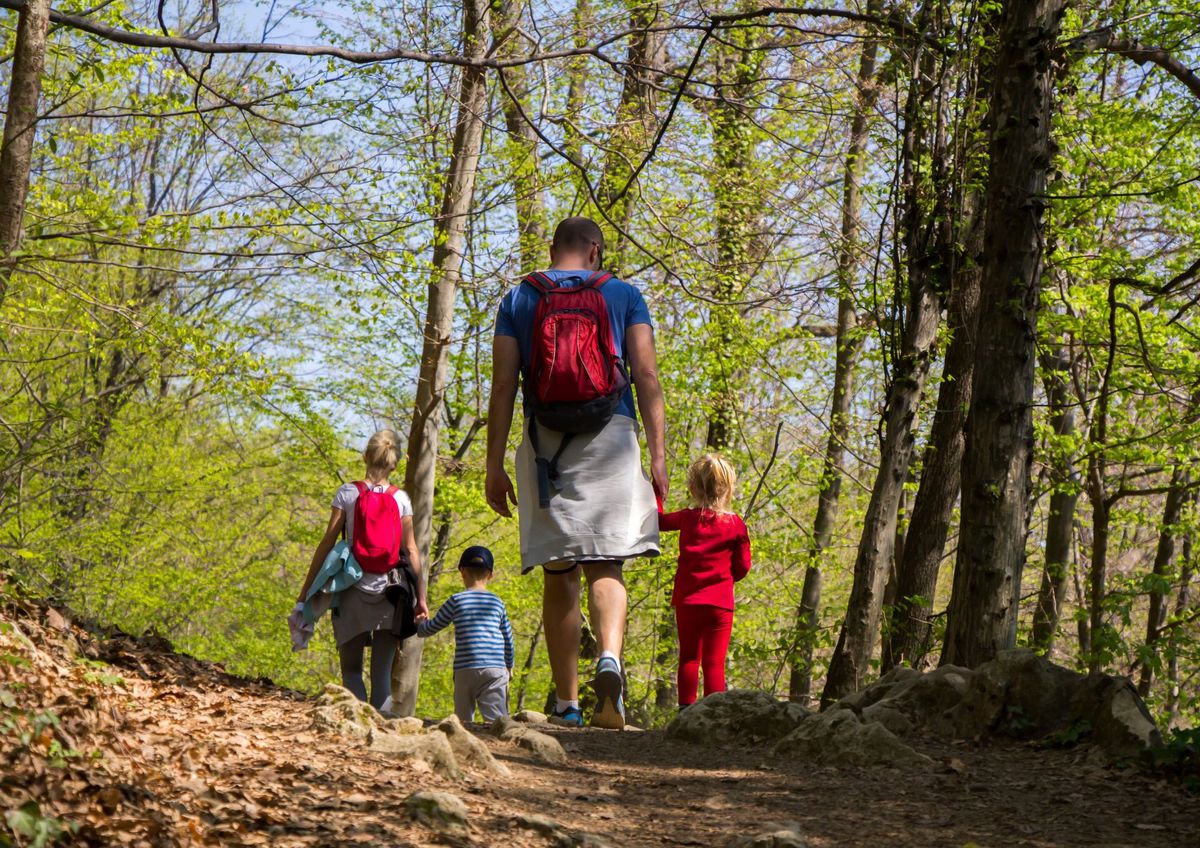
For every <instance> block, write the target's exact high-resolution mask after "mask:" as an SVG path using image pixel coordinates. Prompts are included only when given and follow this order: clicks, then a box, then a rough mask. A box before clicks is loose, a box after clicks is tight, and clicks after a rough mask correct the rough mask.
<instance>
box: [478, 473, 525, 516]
mask: <svg viewBox="0 0 1200 848" xmlns="http://www.w3.org/2000/svg"><path fill="white" fill-rule="evenodd" d="M483 491H484V495H485V496H486V497H487V504H488V506H490V507H491V508H492V510H493V511H494V512H496V513H498V514H500V515H503V516H504V517H506V518H511V517H512V512H511V511H510V510H509V508H508V505H509V504H510V503H511V504H513V505H514V506H515V505H516V503H517V493H516V492H515V491H514V490H513V484H512V479H511V478H509V476H508V472H507V471H505V470H504V469H503V468H499V469H491V468H489V469H488V472H487V479H486V480H485V482H484V484H483Z"/></svg>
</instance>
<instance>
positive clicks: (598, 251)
mask: <svg viewBox="0 0 1200 848" xmlns="http://www.w3.org/2000/svg"><path fill="white" fill-rule="evenodd" d="M603 262H604V234H603V233H602V232H601V230H600V227H599V226H597V225H596V223H595V222H594V221H592V220H591V219H589V218H583V217H574V218H567V219H565V220H564V221H562V223H560V224H559V225H558V227H557V228H556V229H555V231H554V240H553V242H552V243H551V245H550V269H549V270H548V271H546V272H545V273H546V275H547V276H548V277H549V278H550V279H551V280H552V281H553V282H554V283H556V284H557V285H559V286H576V285H580V284H581V283H583V282H584V281H585V280H586V279H587V278H588V277H589V276H590V275H591V274H592V272H594V271H598V270H600V268H601V267H602V265H603ZM600 293H601V294H602V295H603V297H604V301H605V303H606V304H607V306H608V317H609V324H610V326H611V329H612V336H613V346H614V347H615V350H614V353H615V354H616V355H617V356H618V357H620V358H621V359H623V360H625V362H626V363H627V365H628V366H629V373H630V376H631V377H632V382H633V385H634V386H636V387H637V388H636V392H635V391H634V390H633V388H632V387H631V388H629V389H627V390H626V391H625V394H624V395H623V396H622V398H621V400H620V402H619V404H618V406H617V409H616V413H615V414H614V415H613V417H612V420H611V421H609V422H608V424H606V425H605V426H604V428H603V429H602V430H599V431H597V432H595V433H583V434H578V435H576V436H574V437H573V438H572V439H571V440H570V441H569V442H568V444H567V445H566V447H565V449H564V450H563V452H562V455H561V457H560V458H559V460H558V477H557V479H556V480H555V491H554V493H553V496H552V497H551V498H550V501H549V505H548V506H547V507H541V506H540V505H539V503H538V497H537V483H536V474H537V471H536V465H535V457H536V451H535V448H534V445H533V443H531V440H530V438H529V433H528V431H529V422H528V421H526V422H525V426H523V427H522V432H524V433H525V436H524V438H523V440H522V443H521V446H520V447H519V448H518V449H517V456H516V472H517V489H516V492H515V493H514V491H513V483H512V480H511V479H510V478H509V476H508V472H507V471H505V468H504V456H505V450H506V447H507V444H508V434H509V431H510V430H511V428H512V419H513V411H514V407H515V403H516V396H517V386H518V383H519V375H520V374H521V373H523V372H524V370H525V369H526V368H527V367H528V365H529V359H530V351H531V348H532V345H533V332H534V327H533V322H534V315H535V313H536V311H537V305H538V299H539V298H540V297H542V295H541V294H540V293H539V292H538V291H536V290H535V289H534V288H533V287H532V286H530V285H528V284H521V285H518V286H517V287H515V288H513V289H510V290H509V291H508V292H507V293H506V294H505V295H504V298H503V299H502V300H501V302H500V308H499V311H498V313H497V316H496V333H495V339H494V343H493V347H492V394H491V400H490V402H489V405H488V419H487V482H486V492H487V501H488V505H489V506H491V508H492V509H493V510H495V511H496V512H498V513H499V514H500V515H504V516H509V515H511V513H510V511H509V505H510V504H516V505H517V512H518V516H519V521H520V534H521V569H522V572H528V571H530V570H532V569H533V568H535V567H537V566H539V565H540V566H542V570H543V573H544V578H545V582H544V584H543V589H542V619H543V624H544V626H545V633H546V648H547V651H548V653H549V654H550V669H551V674H552V676H553V678H554V688H555V694H556V696H557V702H556V705H555V709H554V714H555V715H556V716H558V718H559V719H561V720H562V721H564V722H566V723H568V724H575V725H580V724H582V723H583V717H582V714H581V713H580V710H579V670H578V669H579V635H580V627H581V624H582V618H581V614H580V610H579V600H580V582H579V577H580V572H582V574H583V577H584V579H585V580H586V581H587V585H588V599H589V606H590V609H591V614H592V624H593V629H594V630H595V633H596V640H597V642H598V645H599V650H600V659H599V661H598V662H597V664H596V676H595V680H594V683H593V685H594V687H595V690H596V700H597V703H596V712H595V714H594V715H593V716H592V724H593V725H596V726H599V727H613V728H621V727H624V725H625V715H624V706H623V702H622V698H621V690H622V688H623V678H622V674H621V660H620V656H621V648H622V645H623V640H624V636H625V618H626V613H627V607H628V599H627V596H626V593H625V583H624V579H623V577H622V573H621V567H622V564H623V563H624V561H625V560H626V559H629V558H630V557H636V556H657V555H658V553H659V549H658V514H657V510H656V508H655V500H654V499H655V494H656V493H657V495H658V496H659V497H662V498H665V497H666V494H667V485H668V484H667V468H666V458H665V447H664V446H665V435H664V417H665V416H664V411H663V397H662V388H661V387H660V386H659V382H658V363H657V357H656V355H655V351H654V329H653V326H652V324H651V320H650V312H649V310H648V309H647V308H646V302H645V300H644V299H643V298H642V294H641V292H640V291H638V290H637V289H636V288H634V287H633V286H631V285H629V284H628V283H626V282H624V281H622V280H618V279H616V278H612V279H609V280H608V281H607V282H605V283H604V284H603V285H602V286H600ZM635 399H636V405H635ZM639 413H640V414H641V419H642V423H643V424H644V426H645V428H646V446H647V448H648V449H649V452H650V477H647V475H646V472H645V471H644V470H643V468H642V460H641V447H640V445H639V443H638V414H639ZM533 426H536V427H537V428H538V430H537V446H538V447H539V448H540V449H541V451H542V453H543V454H544V455H545V456H546V457H549V456H550V455H552V454H553V453H554V452H555V450H556V449H557V447H558V445H559V442H560V440H561V438H562V434H561V433H556V432H554V431H552V430H547V429H545V428H543V427H542V426H541V425H540V424H534V425H533Z"/></svg>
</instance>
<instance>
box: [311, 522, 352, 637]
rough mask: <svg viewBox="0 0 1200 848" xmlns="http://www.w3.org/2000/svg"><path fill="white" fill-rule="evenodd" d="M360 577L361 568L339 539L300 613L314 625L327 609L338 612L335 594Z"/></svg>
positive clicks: (323, 564) (327, 557)
mask: <svg viewBox="0 0 1200 848" xmlns="http://www.w3.org/2000/svg"><path fill="white" fill-rule="evenodd" d="M362 576H363V570H362V566H361V565H359V564H358V561H357V560H355V559H354V554H352V553H350V546H349V545H347V544H346V541H345V540H344V539H340V540H338V542H337V544H335V545H334V546H333V549H332V550H331V551H330V552H329V555H328V556H326V557H325V562H324V563H322V565H321V570H320V571H318V572H317V576H316V578H315V579H314V580H313V582H312V585H311V586H309V587H308V593H307V594H306V595H305V596H304V608H303V610H302V611H301V613H302V615H303V616H304V620H305V621H306V622H308V623H309V624H316V622H317V619H318V618H320V617H321V616H323V615H324V614H325V613H326V611H327V610H330V609H337V606H338V595H339V594H341V593H342V592H344V591H346V590H347V589H349V588H350V587H351V586H353V585H354V584H355V583H357V582H358V581H359V580H361V579H362Z"/></svg>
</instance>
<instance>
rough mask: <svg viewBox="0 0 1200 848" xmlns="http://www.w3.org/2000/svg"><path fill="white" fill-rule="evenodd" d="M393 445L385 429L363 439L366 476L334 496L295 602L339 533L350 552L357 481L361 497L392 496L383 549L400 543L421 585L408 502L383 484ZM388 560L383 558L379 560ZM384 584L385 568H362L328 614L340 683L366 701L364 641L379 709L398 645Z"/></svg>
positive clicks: (421, 611)
mask: <svg viewBox="0 0 1200 848" xmlns="http://www.w3.org/2000/svg"><path fill="white" fill-rule="evenodd" d="M399 444H400V439H399V437H398V436H397V435H396V434H395V433H394V432H393V431H391V430H380V431H379V432H378V433H376V434H375V435H374V436H372V437H371V439H370V441H368V442H367V448H366V450H364V451H363V462H364V463H365V464H366V475H365V479H364V480H363V481H362V484H359V483H346V484H344V485H342V486H341V487H340V488H338V490H337V492H336V493H335V494H334V496H333V509H332V510H331V511H330V513H329V524H328V525H327V526H326V528H325V536H324V538H322V539H321V542H320V544H318V545H317V550H316V552H315V553H314V554H313V559H312V565H311V566H309V569H308V576H307V577H306V578H305V580H304V588H302V589H301V590H300V598H299V600H300V601H304V599H305V598H306V597H307V595H308V589H309V587H310V586H311V585H312V582H313V580H314V579H316V577H317V573H318V572H319V571H320V570H321V566H322V565H323V564H324V562H325V558H326V556H327V555H328V554H329V551H330V550H331V549H332V548H333V546H334V544H335V543H336V542H337V540H338V537H339V536H341V535H342V533H343V531H344V532H345V534H346V544H347V545H348V546H349V547H350V548H351V549H352V550H353V548H354V515H355V503H356V502H357V500H358V498H359V487H360V485H362V490H363V492H364V497H365V496H366V495H365V493H366V492H382V493H384V494H386V493H387V492H389V490H390V491H391V493H392V496H393V497H394V498H395V499H396V506H397V507H398V508H399V513H400V529H401V531H402V532H401V538H400V540H399V544H396V541H397V540H395V539H393V540H391V541H392V550H391V551H388V552H387V553H392V552H398V550H399V545H400V544H402V545H403V546H404V549H405V550H406V551H407V552H408V558H409V563H410V564H411V566H412V570H413V573H414V574H415V575H416V576H417V578H418V579H417V581H416V585H417V586H418V587H420V586H421V581H420V574H421V559H420V554H419V553H417V543H416V539H415V537H414V535H413V517H412V512H413V511H412V501H410V500H409V498H408V495H406V494H405V493H404V492H403V491H401V490H400V489H398V488H396V487H394V486H392V485H391V484H389V483H388V475H390V474H391V473H392V472H393V471H395V470H396V463H397V460H398V451H399ZM384 504H386V501H385V502H384ZM394 515H395V513H393V516H394ZM385 541H386V540H385ZM390 558H391V557H390V556H386V555H385V556H384V560H387V559H390ZM398 564H399V559H398V555H397V559H396V561H395V562H385V564H384V565H383V568H384V569H388V568H389V567H390V568H395V567H396V566H397V565H398ZM387 585H388V575H387V573H386V571H385V573H378V572H377V571H372V570H369V569H368V568H365V567H364V569H363V575H362V578H361V579H360V580H359V581H358V582H357V583H355V584H354V585H352V586H350V587H349V588H347V589H345V590H344V591H342V592H341V593H340V594H339V595H338V606H337V610H336V611H335V612H334V616H333V633H334V637H335V638H336V639H337V646H338V658H339V660H340V665H341V671H342V685H343V686H345V687H346V688H347V689H349V690H350V691H351V692H353V693H354V694H355V696H356V697H357V698H358V699H359V700H360V701H365V700H367V690H366V686H365V684H364V681H363V654H364V651H365V650H366V647H367V645H368V644H370V645H371V706H373V707H375V708H376V709H379V708H381V707H383V706H384V703H385V702H386V701H387V700H388V699H389V698H390V697H391V694H392V661H393V660H394V659H395V657H396V650H397V648H398V647H399V640H398V639H397V638H396V637H395V636H393V635H392V616H393V613H394V612H395V607H394V606H393V605H392V603H391V602H390V601H388V599H387V597H386V596H385V594H384V590H385V589H386V588H387ZM418 591H419V597H418V599H417V606H416V615H417V617H418V618H421V617H425V616H428V614H429V608H428V607H427V606H426V604H425V595H424V589H423V588H420V589H419V590H418Z"/></svg>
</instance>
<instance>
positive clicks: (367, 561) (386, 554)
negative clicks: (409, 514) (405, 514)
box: [350, 480, 404, 574]
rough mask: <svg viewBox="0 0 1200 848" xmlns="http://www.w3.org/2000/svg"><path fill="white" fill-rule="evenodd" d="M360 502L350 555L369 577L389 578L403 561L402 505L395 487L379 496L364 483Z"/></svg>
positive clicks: (361, 488)
mask: <svg viewBox="0 0 1200 848" xmlns="http://www.w3.org/2000/svg"><path fill="white" fill-rule="evenodd" d="M354 485H355V486H356V487H357V488H358V500H356V501H355V502H354V541H353V542H352V543H351V545H350V553H352V554H354V559H355V560H356V561H357V562H358V564H359V565H360V566H362V570H363V571H365V572H367V573H369V574H386V573H387V572H389V571H391V570H392V569H393V568H394V567H395V566H396V563H398V562H399V561H400V539H401V537H402V536H403V535H404V524H403V523H402V522H401V519H400V504H398V503H396V492H397V489H396V487H395V486H388V487H387V490H386V491H383V492H377V491H375V490H374V489H372V488H371V487H370V486H368V485H367V484H366V483H364V482H362V481H361V480H359V481H356V482H355V484H354Z"/></svg>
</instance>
